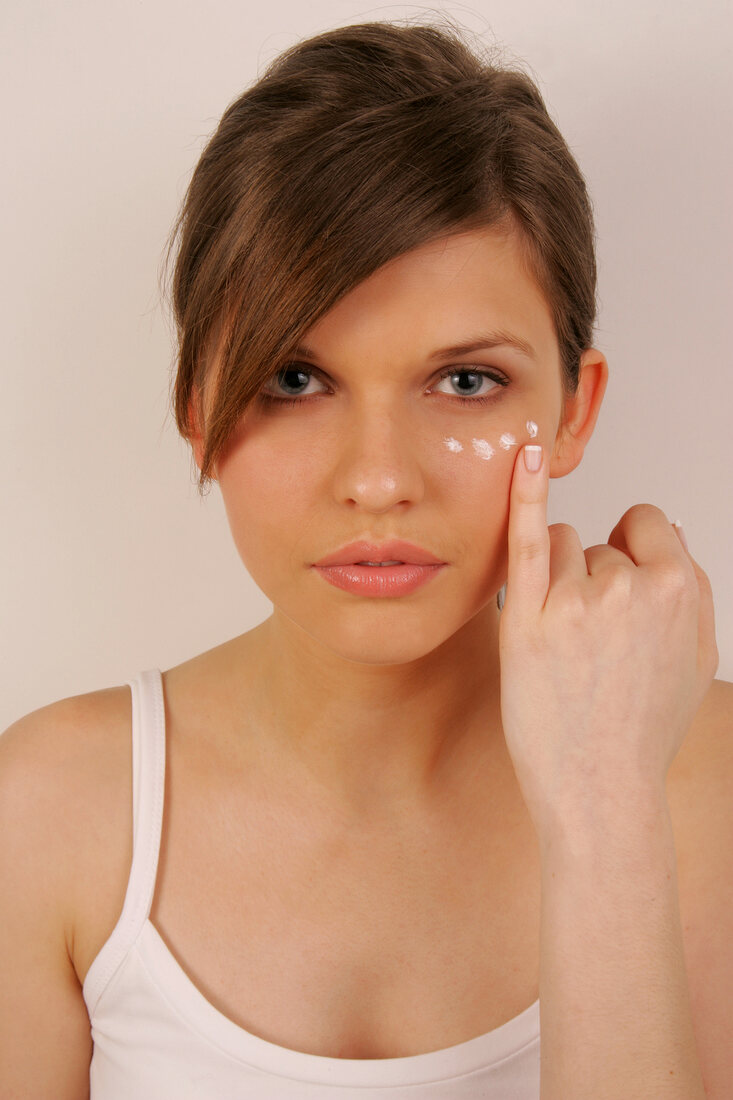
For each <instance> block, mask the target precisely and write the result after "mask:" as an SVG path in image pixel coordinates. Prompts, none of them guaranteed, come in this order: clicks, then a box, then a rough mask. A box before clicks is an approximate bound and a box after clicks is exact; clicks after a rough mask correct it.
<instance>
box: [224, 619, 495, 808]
mask: <svg viewBox="0 0 733 1100" xmlns="http://www.w3.org/2000/svg"><path fill="white" fill-rule="evenodd" d="M498 631H499V615H498V611H497V608H496V604H495V603H493V602H492V603H491V604H490V605H488V606H487V607H486V608H484V609H483V611H482V612H481V613H479V614H478V615H477V616H475V617H474V618H473V619H471V620H470V621H469V622H468V623H466V624H465V625H464V627H462V628H461V629H460V630H459V631H458V632H456V633H455V634H454V635H452V636H451V637H450V638H449V639H448V640H447V641H446V642H445V643H444V644H443V645H441V646H439V647H438V648H437V649H434V650H433V651H431V652H430V653H428V654H425V655H424V656H421V657H419V658H417V659H415V660H411V661H409V662H407V663H395V664H362V663H359V662H357V661H353V660H346V659H344V658H343V657H342V656H340V655H338V654H336V653H334V652H333V651H332V650H330V649H328V648H327V647H325V646H324V645H323V644H322V643H321V642H319V641H318V640H316V639H314V638H313V637H312V636H310V635H308V634H306V633H305V632H304V631H302V630H301V628H300V627H298V626H297V624H295V623H293V622H292V621H291V620H290V619H287V618H286V617H285V616H283V615H282V614H281V613H279V612H278V611H277V610H275V612H274V613H273V615H272V616H271V617H270V618H269V619H268V620H267V621H266V622H264V623H262V624H261V625H260V626H259V627H257V628H256V630H254V631H250V633H249V634H247V635H244V636H243V639H242V641H243V642H244V641H245V640H247V642H248V648H249V653H250V655H251V657H250V661H249V667H250V668H251V679H250V684H249V687H248V688H247V692H246V695H247V698H246V703H245V704H243V705H245V706H246V710H247V724H248V726H249V728H250V729H251V730H252V731H253V733H254V738H255V742H256V745H257V749H258V752H259V753H260V756H261V759H262V760H263V761H264V762H265V763H266V764H268V765H271V766H272V768H273V771H275V772H276V774H277V775H278V776H279V777H281V778H284V777H288V778H289V779H292V780H293V781H294V782H295V783H297V785H298V789H299V790H302V791H307V792H309V793H312V794H313V795H314V797H317V799H318V800H319V804H321V805H324V804H325V805H327V806H328V807H330V808H332V809H334V810H337V811H338V812H340V813H345V814H348V815H349V816H352V817H357V816H358V817H360V818H365V817H371V816H379V815H383V816H389V815H391V814H392V812H395V813H396V812H398V811H401V812H404V809H405V808H406V807H407V806H409V807H410V808H412V809H417V808H419V807H423V808H425V809H426V810H429V809H432V808H434V807H436V806H437V805H438V804H440V803H443V802H445V801H446V800H449V799H451V798H452V797H454V796H456V797H463V796H465V792H466V785H467V784H468V785H469V786H475V785H476V784H478V783H485V782H486V779H487V773H488V775H489V776H491V775H494V776H496V777H497V781H496V783H494V786H496V785H497V783H498V784H502V783H505V782H506V780H507V778H508V777H509V776H513V769H512V768H511V762H510V761H509V757H508V754H507V751H506V745H505V742H504V737H503V732H502V728H501V713H500V692H499V656H498ZM499 776H500V778H499Z"/></svg>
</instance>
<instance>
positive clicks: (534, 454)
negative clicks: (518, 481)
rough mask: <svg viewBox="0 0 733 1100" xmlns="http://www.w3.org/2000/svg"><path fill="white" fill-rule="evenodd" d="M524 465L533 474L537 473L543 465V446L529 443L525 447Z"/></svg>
mask: <svg viewBox="0 0 733 1100" xmlns="http://www.w3.org/2000/svg"><path fill="white" fill-rule="evenodd" d="M524 465H525V467H526V469H528V470H529V472H530V473H531V474H536V473H537V471H538V470H539V468H540V466H541V465H542V448H541V447H540V446H537V445H535V444H528V445H527V446H526V447H525V448H524Z"/></svg>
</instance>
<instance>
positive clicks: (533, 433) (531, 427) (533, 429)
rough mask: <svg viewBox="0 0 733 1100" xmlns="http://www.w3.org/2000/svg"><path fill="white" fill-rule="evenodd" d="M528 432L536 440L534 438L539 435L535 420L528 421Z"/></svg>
mask: <svg viewBox="0 0 733 1100" xmlns="http://www.w3.org/2000/svg"><path fill="white" fill-rule="evenodd" d="M527 431H528V432H529V434H530V436H531V438H532V439H534V437H535V436H536V435H537V425H536V424H535V422H534V420H528V421H527Z"/></svg>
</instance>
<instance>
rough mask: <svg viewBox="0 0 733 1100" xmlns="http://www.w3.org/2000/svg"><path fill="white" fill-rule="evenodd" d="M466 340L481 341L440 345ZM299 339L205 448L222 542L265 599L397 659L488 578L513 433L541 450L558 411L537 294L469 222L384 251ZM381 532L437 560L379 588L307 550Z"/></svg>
mask: <svg viewBox="0 0 733 1100" xmlns="http://www.w3.org/2000/svg"><path fill="white" fill-rule="evenodd" d="M469 343H471V344H473V343H479V344H481V345H486V346H480V347H477V348H476V349H475V350H473V351H464V352H455V351H453V352H452V353H450V354H443V353H442V352H441V349H446V348H455V347H457V346H458V345H465V344H469ZM514 343H517V344H520V345H522V346H521V347H517V346H513V345H514ZM305 344H306V345H307V349H308V350H307V352H305V351H304V352H303V354H302V355H300V354H299V355H298V356H297V359H294V363H293V367H292V368H288V370H287V371H284V372H280V373H279V374H278V375H273V376H272V378H271V379H270V381H269V382H268V383H267V385H266V387H265V392H266V393H267V394H268V395H270V396H271V398H272V400H270V401H262V402H257V403H256V404H255V405H253V406H251V407H250V408H249V409H248V410H247V411H246V413H245V414H244V416H243V418H242V420H241V422H240V425H239V427H238V429H237V431H236V432H235V433H234V435H233V437H232V439H231V441H230V444H229V446H228V447H227V449H226V451H225V453H224V455H223V457H222V459H221V460H220V462H219V463H218V465H217V471H216V472H217V478H218V481H219V485H220V488H221V492H222V495H223V499H224V502H225V506H226V510H227V515H228V517H229V523H230V526H231V530H232V534H233V537H234V541H235V543H236V546H237V549H238V551H239V554H240V556H241V558H242V561H243V562H244V564H245V566H246V568H247V570H248V572H249V573H250V575H251V576H252V578H253V579H254V581H255V582H256V583H257V585H258V586H259V587H260V588H261V589H262V591H263V592H264V594H265V595H266V596H267V597H268V599H269V600H271V601H272V603H273V605H274V613H275V615H283V616H285V617H286V619H287V620H289V621H290V622H291V623H295V624H297V625H298V626H299V627H301V628H302V629H303V630H304V631H305V632H306V633H307V634H308V635H310V636H311V638H314V639H316V640H317V641H319V642H321V643H322V644H323V645H325V646H326V647H327V648H328V649H330V650H332V651H333V652H336V653H338V654H339V655H341V656H342V657H344V658H346V659H349V660H352V661H359V662H365V663H370V664H392V663H403V662H407V661H411V660H414V659H416V658H419V657H420V656H422V655H424V654H426V653H429V652H431V651H432V650H434V649H435V648H436V647H438V646H439V645H441V644H442V643H443V642H444V641H446V640H447V639H449V638H450V637H452V636H453V635H454V634H455V633H456V632H457V631H459V630H460V629H461V627H463V626H464V625H465V624H466V623H467V622H469V621H470V620H471V619H473V618H474V616H476V615H477V614H478V613H479V612H480V611H481V610H482V609H483V608H485V607H486V606H487V604H489V603H490V602H491V601H493V600H494V597H495V594H496V592H497V591H498V589H499V588H500V587H501V585H502V583H503V582H504V580H505V579H506V568H507V533H508V517H509V488H510V482H511V477H512V471H513V467H514V462H515V459H516V455H517V451H518V448H519V447H521V446H522V445H523V444H525V443H528V442H532V441H534V442H537V443H542V444H544V445H545V447H546V448H548V449H549V451H550V453H551V452H552V446H553V444H554V442H555V438H556V434H557V432H558V428H559V426H560V421H561V415H562V411H563V403H562V388H561V373H560V356H559V350H558V345H557V340H556V337H555V333H554V328H553V323H552V318H551V314H550V310H549V307H548V305H547V302H546V301H545V299H544V297H543V295H542V293H541V291H540V290H539V288H538V287H537V285H536V284H535V282H534V280H533V279H532V277H531V276H530V275H529V274H528V272H527V271H526V269H525V267H524V265H523V263H522V259H521V253H520V249H519V245H518V243H517V241H516V239H515V238H514V236H513V235H506V234H503V233H500V232H498V231H497V230H495V229H482V230H476V231H471V232H465V233H460V234H456V235H453V236H449V237H446V238H444V239H443V240H441V241H439V242H437V243H431V244H429V245H425V246H421V247H419V248H417V249H415V250H414V251H412V252H410V253H408V254H406V255H404V256H402V257H400V258H398V259H396V260H394V261H391V262H390V263H388V264H386V265H385V266H384V267H382V268H380V269H379V270H378V271H377V272H376V273H375V274H373V275H372V276H370V278H368V279H367V280H366V281H364V282H363V283H361V284H360V285H359V286H357V287H356V288H355V289H354V290H352V291H351V292H350V293H349V294H348V295H347V296H346V297H345V298H343V299H342V300H341V301H340V302H339V303H338V304H337V305H336V306H335V307H334V308H333V309H331V310H330V312H329V313H328V314H327V315H326V316H324V317H323V318H322V319H321V320H320V321H319V322H318V323H317V324H316V325H314V326H313V327H312V328H311V329H310V331H309V332H308V334H307V337H306V340H305ZM489 344H494V345H495V346H488V345H489ZM439 353H440V354H439ZM483 372H485V373H483ZM462 398H463V400H462ZM278 399H280V400H278ZM288 401H289V402H290V404H288V403H287V402H288ZM551 473H552V470H551ZM394 538H398V539H407V540H409V541H410V542H412V543H416V544H417V545H418V546H420V547H423V548H425V549H426V550H428V551H430V552H431V553H432V554H433V555H434V556H435V557H436V558H438V559H439V560H440V561H441V562H445V563H447V564H446V565H445V566H444V567H443V568H442V569H440V570H438V571H436V574H435V576H434V577H433V578H432V579H431V580H429V581H428V583H426V584H424V585H422V586H421V587H420V588H418V589H417V590H416V591H414V592H412V593H410V594H408V595H402V596H398V597H390V598H380V597H373V596H372V597H370V596H366V595H364V594H355V593H353V592H348V591H344V590H342V589H340V588H337V587H334V586H333V585H332V584H330V583H329V582H328V581H327V580H325V579H324V577H323V575H321V573H319V571H318V570H316V569H315V568H314V567H313V566H314V563H315V562H318V561H319V560H321V559H323V558H324V557H326V556H327V555H329V554H332V553H333V552H334V551H336V550H338V549H340V548H341V547H343V546H344V545H346V544H347V543H350V542H352V541H357V540H367V541H371V542H383V541H385V540H389V539H394Z"/></svg>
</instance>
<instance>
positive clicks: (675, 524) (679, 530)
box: [672, 519, 690, 552]
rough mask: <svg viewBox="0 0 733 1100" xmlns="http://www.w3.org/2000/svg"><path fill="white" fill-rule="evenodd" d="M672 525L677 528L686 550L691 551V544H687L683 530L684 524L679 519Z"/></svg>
mask: <svg viewBox="0 0 733 1100" xmlns="http://www.w3.org/2000/svg"><path fill="white" fill-rule="evenodd" d="M672 526H673V527H674V528H675V530H676V532H677V534H678V535H679V536H680V542H681V543H682V545H683V546H684V548H685V550H687V551H688V552H689V549H690V548H689V546H688V545H687V539H686V538H685V532H684V531H683V530H682V524H681V523H680V521H679V520H678V519H676V520H675V521H674V523H673V524H672Z"/></svg>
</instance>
